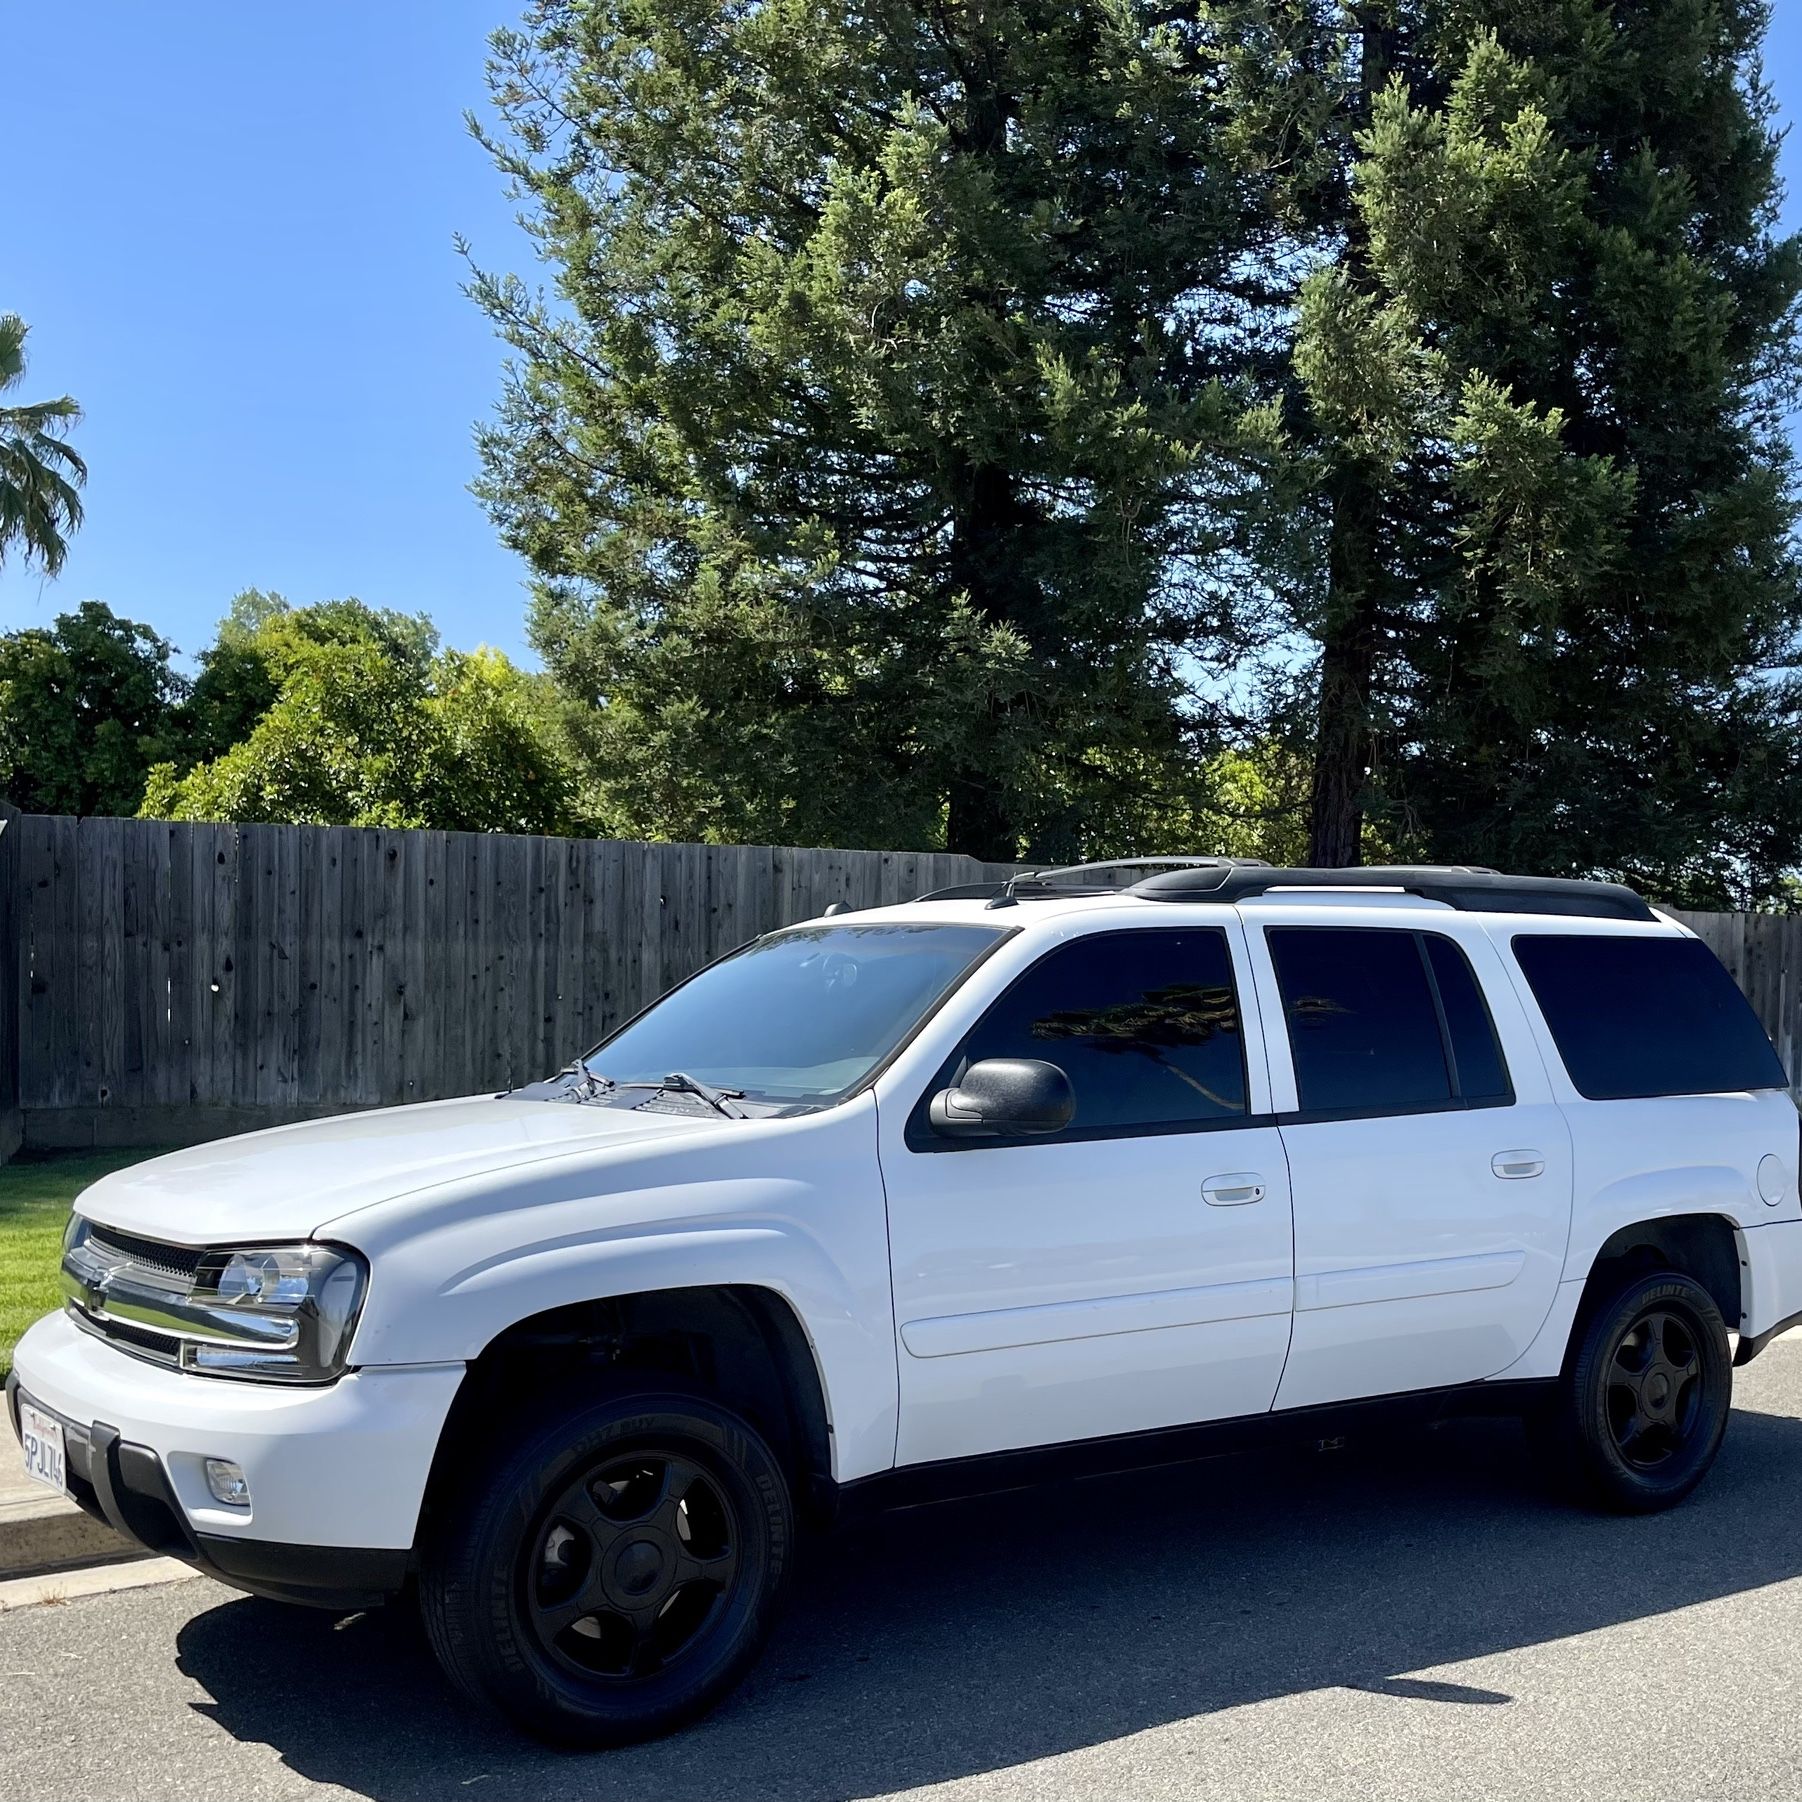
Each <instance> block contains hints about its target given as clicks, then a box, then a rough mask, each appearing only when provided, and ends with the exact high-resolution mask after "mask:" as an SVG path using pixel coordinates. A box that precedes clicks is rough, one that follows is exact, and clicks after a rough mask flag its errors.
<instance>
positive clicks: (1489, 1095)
mask: <svg viewBox="0 0 1802 1802" xmlns="http://www.w3.org/2000/svg"><path fill="white" fill-rule="evenodd" d="M1420 942H1421V943H1422V944H1423V945H1424V946H1425V947H1426V952H1427V961H1428V963H1430V964H1431V965H1432V966H1433V981H1434V983H1435V984H1436V985H1437V987H1438V989H1439V1005H1440V1006H1441V1007H1442V1008H1443V1009H1444V1010H1445V1031H1446V1037H1447V1038H1448V1039H1449V1040H1450V1041H1451V1047H1452V1065H1453V1069H1454V1071H1455V1073H1456V1075H1457V1078H1458V1095H1459V1098H1460V1099H1461V1100H1463V1101H1465V1102H1468V1103H1471V1104H1478V1103H1482V1102H1486V1101H1490V1102H1493V1101H1512V1100H1513V1099H1514V1085H1513V1084H1512V1083H1511V1082H1510V1081H1509V1080H1508V1066H1507V1065H1506V1064H1505V1063H1503V1061H1502V1047H1501V1044H1500V1042H1499V1041H1498V1040H1497V1038H1496V1036H1495V1022H1494V1021H1493V1020H1491V1019H1490V1017H1489V1003H1488V1002H1486V1001H1485V1000H1484V999H1483V991H1482V989H1481V988H1479V987H1478V986H1477V977H1476V972H1475V971H1474V970H1472V969H1471V967H1470V959H1469V958H1467V957H1466V956H1465V955H1464V951H1463V948H1462V947H1461V946H1458V945H1455V944H1453V943H1452V941H1451V940H1450V939H1447V938H1441V937H1440V936H1439V935H1438V933H1436V932H1426V933H1422V934H1421V940H1420Z"/></svg>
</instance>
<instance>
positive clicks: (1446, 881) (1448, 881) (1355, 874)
mask: <svg viewBox="0 0 1802 1802" xmlns="http://www.w3.org/2000/svg"><path fill="white" fill-rule="evenodd" d="M1214 861H1215V863H1216V864H1218V865H1224V866H1225V867H1218V868H1213V869H1207V870H1202V869H1193V870H1191V869H1182V870H1171V871H1169V872H1168V873H1166V874H1165V875H1162V876H1148V877H1146V878H1145V879H1144V881H1142V882H1137V883H1134V885H1133V886H1132V887H1131V888H1130V889H1128V890H1127V891H1126V892H1127V893H1128V894H1131V895H1137V896H1139V897H1140V898H1141V899H1142V900H1146V901H1222V902H1233V901H1246V900H1250V899H1251V898H1253V897H1254V896H1257V895H1268V894H1271V893H1273V892H1275V891H1278V890H1289V889H1400V890H1401V891H1402V892H1403V893H1404V894H1408V895H1419V896H1421V897H1423V898H1424V899H1425V900H1428V901H1442V902H1444V903H1445V904H1446V905H1447V906H1448V907H1456V908H1460V909H1462V910H1464V911H1466V912H1471V913H1522V914H1529V913H1530V914H1569V915H1573V916H1580V917H1585V918H1590V919H1603V920H1655V919H1657V917H1658V916H1657V915H1656V914H1655V913H1653V911H1652V909H1651V908H1650V906H1648V905H1647V903H1646V900H1645V897H1644V896H1642V895H1640V894H1639V893H1638V892H1637V891H1635V890H1633V889H1630V888H1628V887H1627V886H1626V884H1625V883H1621V882H1584V881H1579V880H1577V879H1576V878H1574V877H1568V876H1504V875H1502V874H1501V873H1500V872H1499V871H1497V870H1489V869H1483V868H1480V867H1478V866H1476V865H1468V864H1393V865H1372V866H1369V867H1367V868H1360V869H1349V870H1279V869H1273V868H1271V867H1270V866H1269V865H1263V866H1261V867H1255V868H1254V867H1249V866H1246V865H1243V864H1237V865H1227V864H1226V860H1224V859H1216V860H1214Z"/></svg>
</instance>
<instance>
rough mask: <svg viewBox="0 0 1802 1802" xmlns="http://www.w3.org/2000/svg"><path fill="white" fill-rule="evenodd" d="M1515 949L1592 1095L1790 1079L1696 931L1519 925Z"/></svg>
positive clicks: (1581, 1085)
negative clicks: (1642, 934) (1693, 935)
mask: <svg viewBox="0 0 1802 1802" xmlns="http://www.w3.org/2000/svg"><path fill="white" fill-rule="evenodd" d="M1514 956H1515V960H1516V962H1518V963H1519V965H1520V967H1521V971H1522V974H1524V975H1525V977H1526V979H1527V983H1528V986H1529V987H1530V988H1531V989H1532V991H1533V998H1534V999H1535V1000H1536V1001H1537V1002H1538V1003H1539V1011H1540V1012H1541V1013H1542V1014H1544V1015H1545V1022H1546V1025H1547V1026H1548V1027H1549V1028H1550V1029H1551V1033H1552V1040H1553V1042H1554V1043H1555V1044H1556V1045H1557V1047H1558V1055H1559V1056H1560V1057H1561V1058H1562V1059H1563V1060H1564V1068H1565V1070H1566V1071H1567V1072H1568V1073H1569V1076H1570V1079H1571V1082H1572V1083H1573V1084H1574V1085H1575V1087H1576V1090H1577V1092H1578V1094H1580V1095H1583V1096H1585V1097H1587V1098H1588V1099H1589V1100H1591V1101H1625V1100H1631V1099H1638V1098H1643V1097H1647V1096H1655V1095H1720V1094H1727V1093H1730V1092H1733V1091H1737V1090H1741V1089H1781V1088H1787V1087H1788V1078H1787V1077H1786V1076H1785V1074H1784V1070H1783V1064H1782V1062H1781V1061H1780V1060H1779V1058H1778V1056H1777V1053H1776V1052H1775V1051H1774V1050H1773V1049H1772V1047H1771V1041H1770V1040H1769V1039H1768V1038H1767V1037H1766V1036H1765V1031H1764V1028H1763V1027H1762V1026H1761V1025H1759V1023H1758V1016H1757V1015H1756V1014H1755V1013H1754V1012H1753V1011H1752V1004H1751V1003H1750V1002H1749V1001H1747V999H1746V998H1745V996H1744V995H1743V994H1741V993H1740V990H1739V988H1738V986H1737V985H1736V984H1735V982H1734V980H1733V978H1732V977H1731V976H1729V975H1728V974H1727V972H1726V971H1725V970H1724V969H1723V968H1722V967H1721V963H1720V960H1719V959H1718V958H1717V957H1716V956H1715V955H1714V953H1713V952H1712V951H1710V950H1709V949H1708V947H1707V946H1706V945H1704V944H1703V943H1702V942H1701V941H1700V940H1699V939H1679V938H1626V937H1620V938H1616V937H1611V936H1604V935H1602V934H1588V933H1569V934H1566V933H1518V934H1516V935H1515V938H1514Z"/></svg>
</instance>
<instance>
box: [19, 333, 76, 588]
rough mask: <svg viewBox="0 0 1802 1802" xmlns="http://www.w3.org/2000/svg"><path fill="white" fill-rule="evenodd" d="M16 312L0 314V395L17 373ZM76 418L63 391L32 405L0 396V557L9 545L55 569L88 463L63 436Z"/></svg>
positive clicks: (21, 344)
mask: <svg viewBox="0 0 1802 1802" xmlns="http://www.w3.org/2000/svg"><path fill="white" fill-rule="evenodd" d="M29 330H30V327H29V326H27V325H26V323H25V321H24V320H23V319H21V318H20V317H19V316H18V314H17V313H0V395H4V394H5V393H6V392H7V390H8V389H11V388H14V387H16V386H17V385H18V384H19V382H21V381H22V380H24V377H25V334H26V333H27V332H28V331H29ZM80 417H81V408H80V407H78V406H77V405H76V404H75V403H74V401H72V400H71V399H70V398H69V397H68V395H66V394H65V395H64V396H63V397H62V399H61V400H45V401H38V402H37V403H36V404H35V405H33V404H27V405H24V406H17V407H13V406H7V405H5V404H3V403H0V563H4V562H5V561H6V553H7V551H8V550H9V549H11V548H12V547H13V546H14V545H18V546H21V547H23V548H22V554H23V556H24V558H25V561H26V562H27V563H29V562H30V561H31V560H32V558H34V557H35V558H36V559H37V560H38V562H39V563H40V564H42V565H43V568H44V573H45V574H46V575H52V576H53V575H55V574H56V572H57V571H58V570H60V569H61V568H62V566H63V558H64V557H66V556H67V555H68V552H69V543H68V538H69V534H70V533H71V532H73V531H74V530H75V528H76V527H77V526H79V525H80V524H81V496H80V495H79V494H78V493H76V490H77V489H78V488H79V487H80V486H81V485H82V483H83V482H85V481H86V480H87V479H88V466H87V465H86V464H85V463H84V462H82V460H81V458H80V457H78V456H77V455H76V454H75V452H74V451H72V450H71V449H70V448H69V447H68V445H66V444H65V443H64V442H63V433H64V432H66V431H67V430H68V429H69V427H70V426H72V425H73V424H74V423H75V422H76V421H77V420H78V419H80Z"/></svg>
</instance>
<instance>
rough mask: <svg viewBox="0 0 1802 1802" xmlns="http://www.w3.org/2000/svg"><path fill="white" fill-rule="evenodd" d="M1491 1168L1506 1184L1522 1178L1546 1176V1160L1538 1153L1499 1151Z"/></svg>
mask: <svg viewBox="0 0 1802 1802" xmlns="http://www.w3.org/2000/svg"><path fill="white" fill-rule="evenodd" d="M1489 1168H1490V1169H1491V1170H1493V1171H1494V1172H1495V1173H1496V1175H1497V1176H1499V1177H1500V1178H1501V1179H1502V1180H1503V1181H1504V1182H1518V1181H1520V1179H1521V1178H1522V1177H1527V1176H1544V1175H1545V1159H1544V1158H1543V1157H1542V1156H1541V1155H1540V1154H1539V1153H1538V1152H1537V1151H1498V1152H1497V1153H1496V1154H1495V1156H1494V1157H1492V1158H1491V1159H1490V1160H1489Z"/></svg>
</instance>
